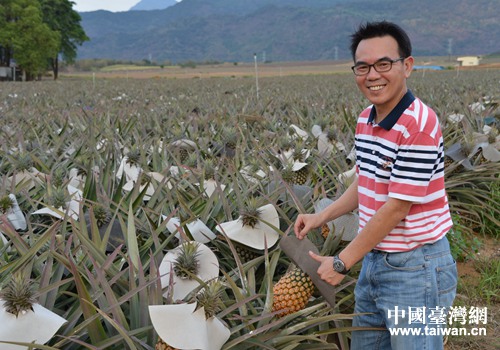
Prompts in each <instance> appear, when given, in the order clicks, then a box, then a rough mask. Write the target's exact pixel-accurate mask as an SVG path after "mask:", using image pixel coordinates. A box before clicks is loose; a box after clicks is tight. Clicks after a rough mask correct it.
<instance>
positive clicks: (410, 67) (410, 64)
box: [404, 56, 415, 78]
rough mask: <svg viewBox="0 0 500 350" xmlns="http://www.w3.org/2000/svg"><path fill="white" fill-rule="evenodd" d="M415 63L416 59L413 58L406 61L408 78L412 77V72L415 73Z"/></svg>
mask: <svg viewBox="0 0 500 350" xmlns="http://www.w3.org/2000/svg"><path fill="white" fill-rule="evenodd" d="M414 63H415V59H414V58H413V56H408V57H406V59H405V60H404V65H405V75H406V78H409V77H410V75H411V72H412V71H413V64H414Z"/></svg>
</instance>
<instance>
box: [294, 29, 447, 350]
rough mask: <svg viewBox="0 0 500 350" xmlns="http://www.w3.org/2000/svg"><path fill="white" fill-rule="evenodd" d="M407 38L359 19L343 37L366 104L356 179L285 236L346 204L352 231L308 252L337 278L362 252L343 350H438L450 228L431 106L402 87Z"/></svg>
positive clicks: (407, 67)
mask: <svg viewBox="0 0 500 350" xmlns="http://www.w3.org/2000/svg"><path fill="white" fill-rule="evenodd" d="M411 50H412V48H411V42H410V39H409V37H408V35H407V34H406V33H405V32H404V30H403V29H401V28H400V27H399V26H398V25H396V24H394V23H390V22H386V21H382V22H373V23H367V24H366V25H362V26H360V27H359V28H358V30H357V31H356V32H355V33H354V34H353V35H352V37H351V53H352V56H353V59H354V65H353V66H352V70H353V73H354V76H355V79H356V83H357V85H358V88H359V89H360V91H361V92H362V93H363V95H364V96H365V97H366V98H367V99H368V100H369V101H370V103H371V105H370V106H369V107H368V108H366V109H365V110H364V111H363V112H361V114H360V116H359V118H358V122H357V126H356V135H355V148H356V173H357V179H356V180H355V181H354V182H353V183H352V185H351V186H350V187H349V188H348V189H347V190H346V192H345V193H344V194H343V195H342V196H341V197H340V198H339V199H338V200H337V201H335V202H333V203H332V204H331V205H330V206H329V207H327V208H326V209H325V210H323V211H321V212H319V213H316V214H301V215H299V216H298V217H297V220H296V222H295V227H294V230H295V235H296V236H297V237H298V238H300V239H302V238H303V237H304V236H305V235H306V234H307V233H308V232H309V231H310V230H311V229H313V228H318V227H321V225H323V224H325V223H326V222H328V221H331V220H334V219H336V218H338V217H339V216H341V215H343V214H345V213H348V212H350V211H352V210H354V209H358V210H359V218H360V221H359V232H358V235H357V236H356V238H355V239H354V240H353V241H352V242H351V243H350V244H349V245H348V246H347V247H346V248H345V249H344V250H343V251H342V252H340V254H338V255H337V256H334V257H322V256H318V255H316V254H313V253H311V252H310V255H311V256H312V257H313V258H314V259H316V260H317V261H319V262H320V263H321V264H320V267H319V269H318V274H319V276H320V277H321V278H322V279H323V280H325V281H327V282H328V283H330V284H332V285H336V284H339V283H340V282H341V281H342V279H343V278H344V276H345V275H346V274H347V273H349V269H350V268H351V267H352V266H353V265H354V264H355V263H356V262H358V261H359V260H361V259H363V263H362V269H361V272H360V276H359V279H358V282H357V284H356V288H355V299H356V306H355V313H357V314H359V315H357V316H355V317H354V319H353V326H356V327H373V328H382V329H384V330H360V331H353V333H352V343H351V348H352V349H354V350H358V349H375V350H376V349H401V350H409V349H419V350H420V349H442V348H443V336H442V332H441V331H440V330H441V329H443V328H446V324H447V313H448V309H449V308H450V306H451V305H452V303H453V299H454V298H455V293H456V285H457V271H456V264H455V261H454V260H453V257H452V256H451V253H450V249H449V244H448V240H447V238H446V233H447V232H448V231H449V229H450V228H451V227H452V221H451V216H450V211H449V207H448V199H447V197H446V193H445V187H444V158H443V157H444V153H443V149H444V145H443V137H442V134H441V129H440V126H439V120H438V118H437V116H436V114H435V112H434V111H433V110H432V109H431V108H429V107H428V106H427V105H425V104H424V103H423V102H422V101H421V100H420V99H418V98H416V97H415V96H413V94H412V93H411V91H410V90H408V88H407V85H406V80H407V79H408V78H409V77H410V74H411V71H412V68H413V62H414V60H413V57H412V56H411Z"/></svg>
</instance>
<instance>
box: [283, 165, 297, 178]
mask: <svg viewBox="0 0 500 350" xmlns="http://www.w3.org/2000/svg"><path fill="white" fill-rule="evenodd" d="M281 177H282V178H283V181H285V182H286V183H294V180H295V177H296V174H295V171H294V170H293V163H287V164H286V165H285V167H284V168H283V169H282V170H281Z"/></svg>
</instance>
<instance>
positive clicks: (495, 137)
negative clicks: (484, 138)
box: [488, 127, 498, 144]
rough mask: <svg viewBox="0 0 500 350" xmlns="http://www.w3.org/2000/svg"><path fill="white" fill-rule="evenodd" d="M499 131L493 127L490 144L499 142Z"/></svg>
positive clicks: (489, 139) (489, 135)
mask: <svg viewBox="0 0 500 350" xmlns="http://www.w3.org/2000/svg"><path fill="white" fill-rule="evenodd" d="M497 136H498V129H497V128H496V127H492V128H491V129H490V132H489V133H488V143H490V144H492V143H495V142H496V141H497Z"/></svg>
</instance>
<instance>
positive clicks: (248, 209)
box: [234, 197, 261, 263]
mask: <svg viewBox="0 0 500 350" xmlns="http://www.w3.org/2000/svg"><path fill="white" fill-rule="evenodd" d="M260 214H261V211H260V209H259V204H258V201H257V199H256V198H254V197H250V198H249V199H247V203H246V206H245V207H244V208H243V209H241V210H240V219H239V220H240V221H241V224H242V226H249V227H251V228H255V225H257V223H258V222H259V217H260ZM234 248H235V250H236V253H237V254H238V257H239V258H240V260H241V262H243V263H246V262H248V261H250V260H253V259H255V258H257V257H259V256H260V254H259V253H257V252H256V251H254V250H252V249H249V248H248V247H247V246H245V245H243V244H240V243H237V242H236V243H235V244H234Z"/></svg>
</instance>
